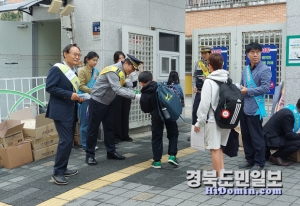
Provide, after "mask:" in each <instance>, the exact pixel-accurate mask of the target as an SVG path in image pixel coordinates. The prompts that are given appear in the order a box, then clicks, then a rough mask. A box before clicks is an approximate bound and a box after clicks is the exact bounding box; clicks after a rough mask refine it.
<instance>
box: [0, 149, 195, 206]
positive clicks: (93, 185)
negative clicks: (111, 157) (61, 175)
mask: <svg viewBox="0 0 300 206" xmlns="http://www.w3.org/2000/svg"><path fill="white" fill-rule="evenodd" d="M197 151H198V150H195V149H192V148H186V149H183V150H180V151H178V153H177V155H176V157H183V156H186V155H188V154H192V153H194V152H197ZM168 157H169V155H164V156H162V159H161V162H162V163H166V162H167V161H168ZM152 161H153V160H147V161H145V162H142V163H139V164H136V165H133V166H130V167H127V168H124V169H122V170H119V171H117V172H114V173H111V174H109V175H106V176H103V177H100V178H98V179H96V180H93V181H91V182H88V183H86V184H83V185H81V186H78V187H77V188H74V189H72V190H69V191H67V192H65V193H62V194H60V195H58V196H56V197H54V198H51V199H49V200H47V201H45V202H42V203H41V204H39V205H38V206H48V205H49V206H53V205H55V206H60V205H64V204H66V203H68V202H70V201H72V200H75V199H76V198H79V197H82V196H83V195H85V194H87V193H89V192H92V191H94V190H97V189H99V188H101V187H104V186H106V185H109V184H111V183H114V182H117V181H119V180H122V179H124V178H126V177H128V176H130V175H134V174H136V173H138V172H141V171H143V170H146V169H149V168H151V163H152ZM4 205H5V206H7V205H6V204H4ZM0 206H2V205H1V202H0Z"/></svg>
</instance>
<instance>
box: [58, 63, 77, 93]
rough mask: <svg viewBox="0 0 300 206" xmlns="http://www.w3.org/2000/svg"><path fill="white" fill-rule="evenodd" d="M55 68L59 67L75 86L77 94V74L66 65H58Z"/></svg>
mask: <svg viewBox="0 0 300 206" xmlns="http://www.w3.org/2000/svg"><path fill="white" fill-rule="evenodd" d="M54 66H56V67H58V68H59V69H60V71H61V72H62V73H63V74H64V75H65V76H66V77H67V78H68V80H69V81H70V82H71V84H72V85H73V87H74V89H75V91H76V93H77V92H78V90H79V82H80V81H79V78H78V77H77V76H76V74H75V73H74V72H73V71H72V70H71V68H70V67H69V66H67V65H65V64H61V63H56V64H55V65H54Z"/></svg>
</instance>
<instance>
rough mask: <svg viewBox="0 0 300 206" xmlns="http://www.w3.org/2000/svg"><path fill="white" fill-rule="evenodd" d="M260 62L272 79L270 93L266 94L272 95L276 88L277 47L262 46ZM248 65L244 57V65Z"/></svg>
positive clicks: (272, 45)
mask: <svg viewBox="0 0 300 206" xmlns="http://www.w3.org/2000/svg"><path fill="white" fill-rule="evenodd" d="M261 61H262V62H263V63H264V64H265V65H267V66H268V67H269V68H270V69H271V73H272V77H271V83H270V92H269V93H267V94H274V91H275V86H276V77H277V75H276V71H277V45H275V44H270V45H262V52H261ZM249 63H250V60H249V59H248V57H247V55H246V65H248V64H249Z"/></svg>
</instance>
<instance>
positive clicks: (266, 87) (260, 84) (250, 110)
mask: <svg viewBox="0 0 300 206" xmlns="http://www.w3.org/2000/svg"><path fill="white" fill-rule="evenodd" d="M251 73H252V78H253V80H254V82H255V84H256V86H257V87H256V88H248V86H247V80H246V67H244V69H243V73H242V78H241V85H243V86H245V87H247V88H248V93H247V94H246V95H244V112H245V114H247V115H254V114H255V113H256V111H257V110H258V106H257V104H256V102H255V99H254V96H258V95H264V94H266V93H268V92H269V91H270V82H271V76H272V73H271V69H270V68H269V67H268V66H266V65H265V64H264V63H262V62H261V61H260V62H259V63H258V64H257V65H256V67H255V68H254V70H253V71H251Z"/></svg>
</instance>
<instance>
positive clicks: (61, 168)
mask: <svg viewBox="0 0 300 206" xmlns="http://www.w3.org/2000/svg"><path fill="white" fill-rule="evenodd" d="M75 115H76V114H74V118H73V120H71V121H67V122H65V121H57V120H54V124H55V127H56V130H57V133H58V136H59V142H58V146H57V152H56V156H55V164H54V167H53V168H54V171H53V173H54V175H63V174H64V172H65V171H66V170H67V166H68V162H69V157H70V154H71V150H72V145H73V139H74V132H75V125H76V121H77V118H76V117H75Z"/></svg>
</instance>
